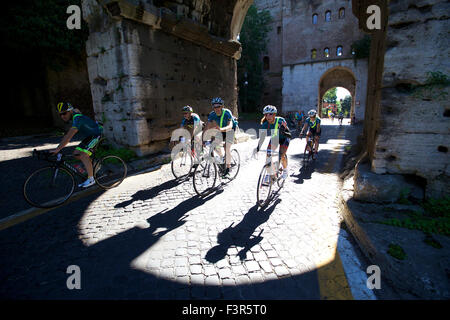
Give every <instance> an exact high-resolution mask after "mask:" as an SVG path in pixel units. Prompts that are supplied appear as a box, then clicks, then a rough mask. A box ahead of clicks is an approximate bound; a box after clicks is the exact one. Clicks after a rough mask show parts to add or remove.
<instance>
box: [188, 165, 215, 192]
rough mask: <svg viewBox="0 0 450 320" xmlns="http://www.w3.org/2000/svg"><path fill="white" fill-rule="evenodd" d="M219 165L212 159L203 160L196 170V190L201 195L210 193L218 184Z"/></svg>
mask: <svg viewBox="0 0 450 320" xmlns="http://www.w3.org/2000/svg"><path fill="white" fill-rule="evenodd" d="M216 179H217V167H216V165H215V164H214V163H212V162H211V161H207V160H203V161H201V162H200V163H199V165H198V166H197V168H195V171H194V178H193V183H194V190H195V192H196V193H197V194H198V195H199V196H205V195H207V194H209V193H210V192H211V191H212V189H213V188H214V186H215V185H216Z"/></svg>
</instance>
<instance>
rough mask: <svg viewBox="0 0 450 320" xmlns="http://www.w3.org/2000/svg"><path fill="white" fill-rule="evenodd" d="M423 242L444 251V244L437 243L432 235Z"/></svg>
mask: <svg viewBox="0 0 450 320" xmlns="http://www.w3.org/2000/svg"><path fill="white" fill-rule="evenodd" d="M423 242H425V243H426V244H427V245H429V246H432V247H433V248H436V249H442V244H441V243H440V242H439V241H437V240H436V239H434V238H433V237H432V236H431V235H429V234H428V235H427V236H426V237H425V239H424V240H423Z"/></svg>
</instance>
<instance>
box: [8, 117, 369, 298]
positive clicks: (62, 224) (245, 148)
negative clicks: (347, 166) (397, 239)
mask: <svg viewBox="0 0 450 320" xmlns="http://www.w3.org/2000/svg"><path fill="white" fill-rule="evenodd" d="M349 130H352V129H351V127H349V126H342V127H339V126H332V125H329V126H324V130H323V131H324V133H323V135H322V138H321V143H322V144H321V147H320V151H319V159H318V160H317V161H316V163H315V164H314V165H312V166H310V167H309V168H308V169H304V168H302V164H301V161H300V155H301V154H302V152H303V149H304V143H305V140H302V141H300V139H294V140H292V142H291V145H290V147H289V151H288V155H289V168H290V176H289V179H288V180H287V181H286V183H285V186H284V188H283V189H282V190H281V192H280V193H279V196H278V197H277V198H276V199H274V201H273V202H272V203H271V204H270V205H269V206H268V207H267V208H266V209H265V210H260V209H258V208H257V206H256V205H255V204H256V184H257V179H258V175H259V172H260V170H261V168H262V165H263V163H264V160H265V159H264V158H265V156H264V154H262V153H261V154H260V156H259V159H258V160H255V159H251V158H250V153H251V150H252V149H253V148H254V147H255V146H256V141H255V140H253V141H250V142H246V143H242V144H239V145H236V147H237V149H238V150H239V151H240V153H241V159H242V161H243V164H242V166H241V171H240V173H239V175H238V177H237V178H236V180H234V181H232V182H230V183H229V184H227V185H225V186H224V187H223V188H221V189H220V190H218V191H217V192H215V193H213V194H212V195H210V196H208V197H207V198H204V199H202V198H199V197H197V196H196V194H195V192H194V190H193V186H192V180H189V181H186V182H183V183H177V182H175V181H174V180H173V177H172V174H171V172H170V167H169V166H167V165H166V166H163V167H162V169H161V170H158V171H155V172H150V173H146V174H141V175H136V176H132V177H129V178H127V179H126V180H125V181H124V182H123V183H122V184H121V185H120V186H119V187H118V188H116V189H112V190H109V191H106V192H99V193H96V194H94V195H91V196H89V197H86V198H83V199H81V200H78V201H76V202H73V203H70V204H68V205H66V206H64V207H61V208H58V209H55V210H53V211H51V212H49V213H46V214H44V215H42V216H39V217H36V218H33V219H30V220H28V221H26V222H24V223H21V224H18V225H16V226H13V227H11V228H9V229H6V230H3V231H1V232H0V256H1V260H0V296H1V297H2V298H33V299H92V298H94V299H321V298H322V299H330V298H331V299H339V298H347V299H348V298H352V290H351V288H349V284H348V281H347V279H346V276H345V273H344V271H343V270H342V263H341V261H340V256H339V252H338V250H337V246H338V240H339V237H340V235H342V231H341V232H340V225H341V221H342V219H341V217H340V215H339V212H338V209H337V205H336V203H337V202H336V200H337V195H338V193H339V190H340V180H339V178H338V176H337V174H336V172H337V169H338V165H339V161H340V159H341V157H340V156H341V154H342V152H343V148H344V146H345V145H346V144H348V143H350V142H349V141H348V140H345V135H346V134H347V133H348V132H347V131H349ZM265 146H266V145H264V148H265ZM70 265H77V266H79V267H80V270H81V290H69V289H67V286H66V281H67V278H68V277H69V274H67V273H66V270H67V268H68V266H70ZM362 298H364V296H363V297H362Z"/></svg>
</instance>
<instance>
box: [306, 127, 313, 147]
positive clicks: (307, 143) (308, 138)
mask: <svg viewBox="0 0 450 320" xmlns="http://www.w3.org/2000/svg"><path fill="white" fill-rule="evenodd" d="M310 139H311V130H308V132H307V133H306V147H307V150H309V151H312V150H311V149H310V147H309V140H310Z"/></svg>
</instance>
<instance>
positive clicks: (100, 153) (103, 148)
mask: <svg viewBox="0 0 450 320" xmlns="http://www.w3.org/2000/svg"><path fill="white" fill-rule="evenodd" d="M95 156H96V157H97V158H103V157H106V156H117V157H120V158H122V160H123V161H125V162H130V161H131V160H133V159H136V158H137V156H136V153H135V152H134V151H132V150H129V149H126V148H114V147H112V146H111V145H107V144H102V145H100V146H99V147H98V149H97V151H96V152H95Z"/></svg>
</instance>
